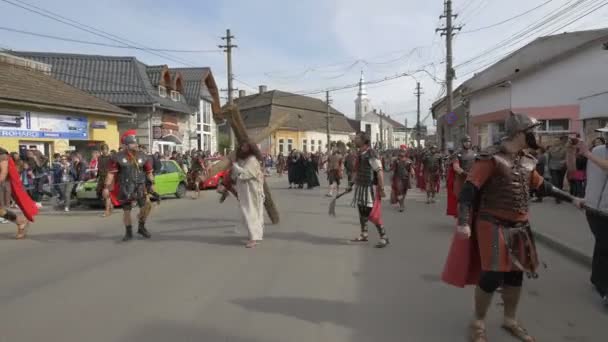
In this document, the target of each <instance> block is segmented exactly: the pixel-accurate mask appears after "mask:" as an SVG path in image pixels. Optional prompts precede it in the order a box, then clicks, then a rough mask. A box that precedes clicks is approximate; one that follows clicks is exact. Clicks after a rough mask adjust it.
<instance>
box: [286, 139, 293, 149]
mask: <svg viewBox="0 0 608 342" xmlns="http://www.w3.org/2000/svg"><path fill="white" fill-rule="evenodd" d="M291 150H293V140H292V139H287V151H289V152H291Z"/></svg>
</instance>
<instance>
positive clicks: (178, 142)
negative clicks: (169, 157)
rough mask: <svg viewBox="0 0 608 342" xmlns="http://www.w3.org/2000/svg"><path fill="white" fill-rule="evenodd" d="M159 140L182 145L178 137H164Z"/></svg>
mask: <svg viewBox="0 0 608 342" xmlns="http://www.w3.org/2000/svg"><path fill="white" fill-rule="evenodd" d="M160 140H162V141H169V142H172V143H176V144H177V145H181V144H182V141H181V140H180V139H179V138H178V137H176V136H175V135H173V134H168V135H165V136H163V137H162V138H160Z"/></svg>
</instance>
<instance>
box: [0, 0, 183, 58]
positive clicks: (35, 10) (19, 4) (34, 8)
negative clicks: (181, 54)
mask: <svg viewBox="0 0 608 342" xmlns="http://www.w3.org/2000/svg"><path fill="white" fill-rule="evenodd" d="M0 1H2V2H5V3H7V4H10V5H13V6H16V7H19V8H21V9H24V10H26V11H29V12H32V13H36V14H38V15H41V16H43V17H46V18H48V19H51V20H54V21H57V22H60V23H62V24H65V25H68V26H71V27H74V28H76V29H79V30H82V31H85V32H88V33H91V34H94V35H96V36H99V37H102V38H105V39H108V40H112V41H114V42H117V43H121V44H125V42H127V43H129V44H125V45H128V46H132V47H136V46H135V45H139V46H140V48H141V49H142V51H146V52H148V53H150V54H153V55H155V56H157V57H161V58H165V59H168V60H171V61H173V62H176V63H179V64H183V65H187V66H194V65H193V64H191V63H190V62H188V61H185V60H183V59H179V58H177V57H173V56H171V55H168V54H161V53H158V52H155V51H151V50H150V48H149V47H146V46H144V45H142V44H139V43H135V42H133V41H129V40H127V39H125V38H121V37H119V36H116V35H113V34H111V33H108V32H105V31H102V30H100V29H97V28H94V27H92V26H88V25H85V24H82V23H79V22H78V21H75V20H72V19H69V18H66V17H63V16H61V15H59V14H56V13H53V12H51V11H49V10H46V9H43V8H41V7H37V6H35V5H31V4H29V3H27V2H24V1H21V0H14V1H9V0H0ZM15 1H16V2H15ZM134 44H135V45H134Z"/></svg>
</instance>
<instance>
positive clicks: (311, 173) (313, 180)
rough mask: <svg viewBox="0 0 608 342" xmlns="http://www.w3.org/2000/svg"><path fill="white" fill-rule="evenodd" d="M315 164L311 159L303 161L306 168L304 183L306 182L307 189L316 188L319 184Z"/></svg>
mask: <svg viewBox="0 0 608 342" xmlns="http://www.w3.org/2000/svg"><path fill="white" fill-rule="evenodd" d="M317 165H318V164H317V163H315V162H314V161H313V160H306V161H305V164H304V167H305V170H306V173H305V174H306V184H308V188H309V189H312V188H316V187H318V186H320V185H321V184H320V183H319V176H318V175H317V167H318V166H317Z"/></svg>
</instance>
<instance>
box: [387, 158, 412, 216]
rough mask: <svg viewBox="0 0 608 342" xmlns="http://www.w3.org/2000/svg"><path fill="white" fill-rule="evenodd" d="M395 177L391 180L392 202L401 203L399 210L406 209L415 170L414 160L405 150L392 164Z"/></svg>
mask: <svg viewBox="0 0 608 342" xmlns="http://www.w3.org/2000/svg"><path fill="white" fill-rule="evenodd" d="M391 171H393V179H392V182H391V203H392V204H397V203H399V211H400V212H403V211H404V210H405V196H406V195H407V191H408V190H409V189H410V188H411V187H412V185H411V179H410V175H411V174H412V173H413V172H414V162H413V161H412V160H411V159H410V158H408V157H407V155H406V154H405V152H404V151H401V152H399V157H398V158H397V160H395V161H394V162H393V163H392V165H391Z"/></svg>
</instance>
